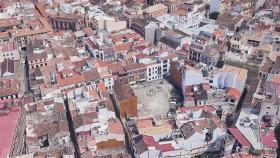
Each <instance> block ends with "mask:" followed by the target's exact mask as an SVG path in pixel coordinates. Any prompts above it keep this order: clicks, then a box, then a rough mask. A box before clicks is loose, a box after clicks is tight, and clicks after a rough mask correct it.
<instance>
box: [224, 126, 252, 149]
mask: <svg viewBox="0 0 280 158" xmlns="http://www.w3.org/2000/svg"><path fill="white" fill-rule="evenodd" d="M229 131H230V133H231V134H232V135H233V136H234V137H235V138H236V139H237V140H238V142H239V143H240V144H241V145H242V146H251V144H250V142H249V141H248V140H247V139H246V138H245V137H244V136H243V134H242V133H241V132H240V131H239V130H238V129H237V128H229Z"/></svg>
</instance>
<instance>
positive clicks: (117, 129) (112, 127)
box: [108, 121, 124, 135]
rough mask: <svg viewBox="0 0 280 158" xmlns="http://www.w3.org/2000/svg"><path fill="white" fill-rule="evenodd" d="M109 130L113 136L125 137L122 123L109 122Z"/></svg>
mask: <svg viewBox="0 0 280 158" xmlns="http://www.w3.org/2000/svg"><path fill="white" fill-rule="evenodd" d="M108 130H109V133H112V134H120V135H124V132H123V127H122V124H121V123H120V122H113V121H108Z"/></svg>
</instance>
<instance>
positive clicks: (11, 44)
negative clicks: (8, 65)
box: [0, 42, 15, 52]
mask: <svg viewBox="0 0 280 158" xmlns="http://www.w3.org/2000/svg"><path fill="white" fill-rule="evenodd" d="M0 50H1V51H2V52H8V51H13V50H15V44H14V42H9V43H5V44H1V45H0Z"/></svg>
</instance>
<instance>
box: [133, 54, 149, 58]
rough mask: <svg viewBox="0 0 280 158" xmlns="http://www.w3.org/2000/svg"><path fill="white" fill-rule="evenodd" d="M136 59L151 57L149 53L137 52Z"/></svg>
mask: <svg viewBox="0 0 280 158" xmlns="http://www.w3.org/2000/svg"><path fill="white" fill-rule="evenodd" d="M135 57H136V59H144V58H149V56H148V55H147V54H137V55H135Z"/></svg>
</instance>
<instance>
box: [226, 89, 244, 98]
mask: <svg viewBox="0 0 280 158" xmlns="http://www.w3.org/2000/svg"><path fill="white" fill-rule="evenodd" d="M227 95H228V96H230V97H234V98H235V99H239V98H240V97H241V92H240V91H239V90H237V89H236V88H229V90H228V93H227Z"/></svg>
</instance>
